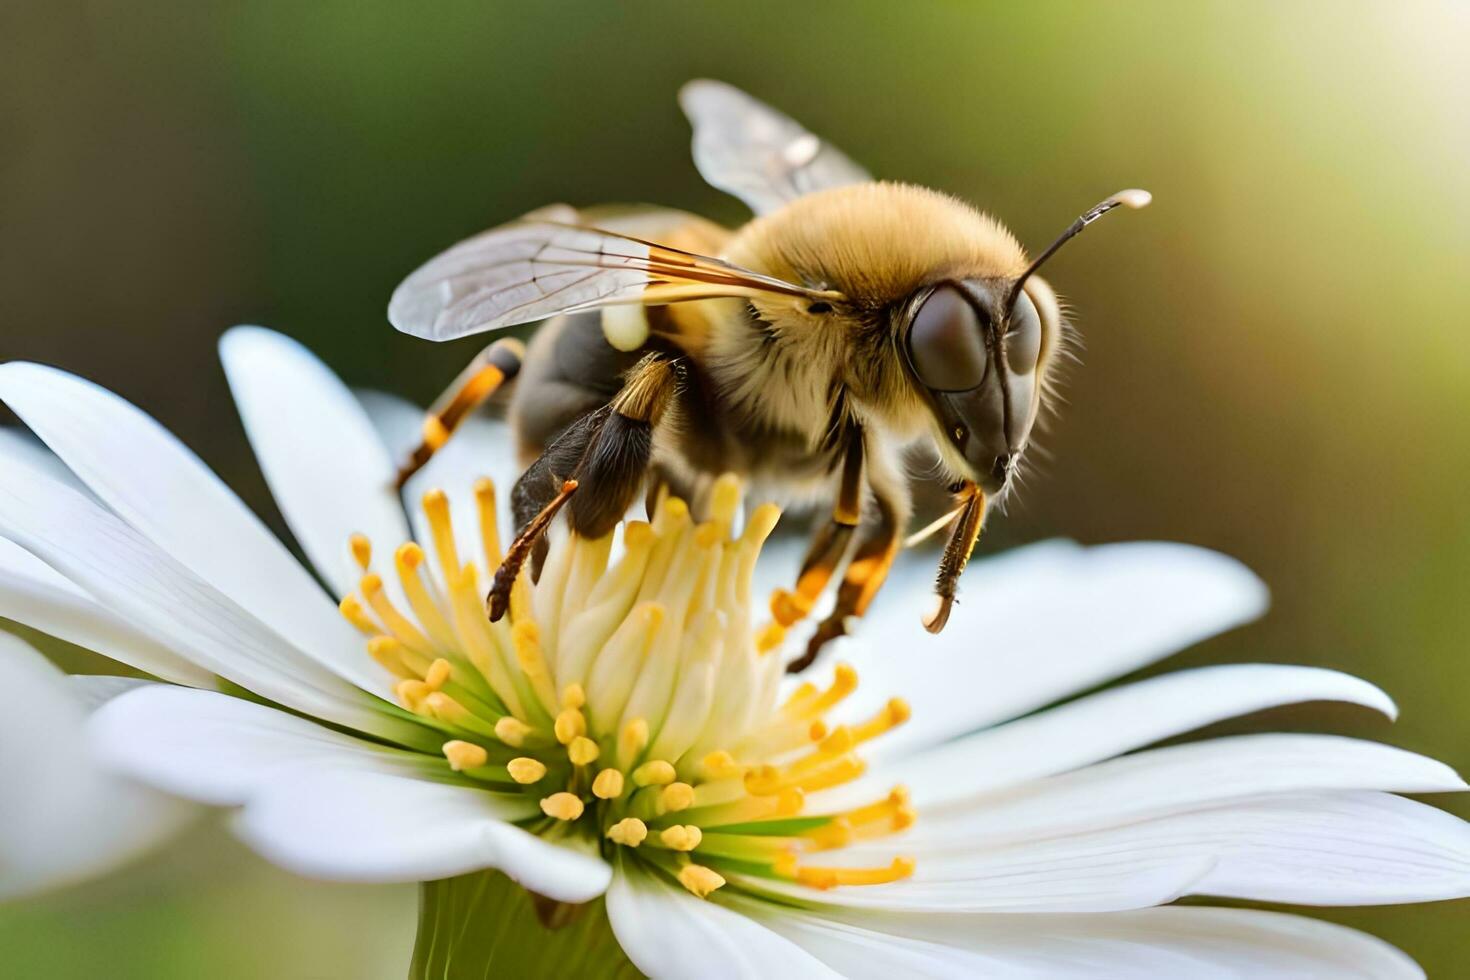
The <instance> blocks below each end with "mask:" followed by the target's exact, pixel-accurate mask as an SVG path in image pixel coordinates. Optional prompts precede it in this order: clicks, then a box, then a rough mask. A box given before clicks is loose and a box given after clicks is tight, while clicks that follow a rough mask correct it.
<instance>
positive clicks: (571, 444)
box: [485, 355, 680, 622]
mask: <svg viewBox="0 0 1470 980" xmlns="http://www.w3.org/2000/svg"><path fill="white" fill-rule="evenodd" d="M679 377H680V371H679V368H678V365H677V364H674V363H672V362H670V361H667V360H664V359H662V358H659V357H657V356H656V355H650V356H649V357H647V358H645V359H644V360H643V361H641V362H639V364H638V365H637V366H636V367H635V368H634V369H633V370H632V371H631V372H630V373H629V375H628V379H627V383H626V384H625V385H624V386H623V388H622V390H621V391H619V392H618V394H617V395H616V396H614V398H613V400H612V401H611V402H610V403H608V404H607V405H604V406H603V407H602V408H599V409H597V410H596V411H594V412H590V413H588V414H587V415H585V416H583V417H582V418H581V419H579V420H577V421H576V422H575V423H573V424H572V425H571V426H569V427H568V428H567V429H566V431H565V432H563V433H562V434H561V435H560V436H558V437H557V438H556V440H555V441H553V442H552V444H551V445H550V446H548V447H547V448H546V451H545V452H544V453H542V454H541V456H540V458H538V459H537V460H536V461H535V462H534V463H532V464H531V466H530V468H528V469H527V470H526V472H525V473H524V474H522V475H521V478H520V479H519V480H517V481H516V485H515V489H514V490H513V491H512V492H511V506H512V508H513V509H514V511H515V518H516V523H517V524H518V525H519V526H520V527H521V530H520V533H518V534H517V535H516V539H515V541H514V542H513V543H512V544H511V547H510V548H509V550H507V552H506V557H505V561H503V562H502V563H501V565H500V568H499V569H497V570H496V572H495V579H494V582H493V583H492V584H491V587H490V592H489V595H487V596H486V599H485V604H486V610H487V612H488V614H489V616H490V620H491V622H495V621H497V620H499V619H500V618H501V617H502V616H504V615H505V611H506V609H507V608H508V607H509V603H510V592H511V588H512V587H513V586H514V585H515V580H516V577H517V576H518V575H519V574H520V571H521V568H522V566H524V564H525V563H526V561H527V560H528V559H529V560H531V562H532V570H533V572H536V571H539V565H540V556H541V555H544V547H545V546H544V540H543V535H544V534H545V533H546V530H547V528H549V527H550V526H551V522H552V520H553V519H554V518H555V517H556V515H557V513H558V512H560V511H561V509H562V508H563V507H565V508H566V510H567V518H568V523H569V524H570V526H571V529H572V531H573V532H574V533H576V534H578V535H580V536H582V537H586V538H600V537H602V536H603V535H605V534H607V533H609V532H610V531H612V529H613V528H614V527H615V526H616V525H617V523H618V521H619V520H621V519H622V517H623V515H624V514H625V513H627V510H628V508H629V506H631V505H632V504H633V502H634V501H636V500H637V499H638V496H639V494H640V493H641V492H642V490H643V487H644V484H645V482H646V481H647V477H648V471H649V466H650V464H651V462H652V459H653V431H654V429H655V428H656V427H657V426H658V424H659V422H660V421H661V420H662V419H663V416H664V413H665V411H666V410H667V408H668V405H669V402H670V400H671V399H672V397H673V396H674V394H675V392H676V390H677V388H678V383H679Z"/></svg>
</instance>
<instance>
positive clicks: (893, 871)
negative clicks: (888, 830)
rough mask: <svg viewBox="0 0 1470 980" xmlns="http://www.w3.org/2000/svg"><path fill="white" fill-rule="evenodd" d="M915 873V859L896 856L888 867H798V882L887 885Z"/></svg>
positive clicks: (824, 886) (824, 885) (825, 886)
mask: <svg viewBox="0 0 1470 980" xmlns="http://www.w3.org/2000/svg"><path fill="white" fill-rule="evenodd" d="M913 873H914V859H913V858H910V857H896V858H894V859H893V863H892V864H890V865H889V866H888V867H886V868H811V867H807V868H797V869H796V870H795V872H794V877H795V878H796V881H797V883H798V884H802V885H807V886H810V887H812V888H821V889H824V890H825V889H828V888H835V887H837V886H838V885H886V884H888V883H889V882H891V881H901V880H902V879H904V878H907V877H908V876H909V875H911V874H913Z"/></svg>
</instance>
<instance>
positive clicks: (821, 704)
mask: <svg viewBox="0 0 1470 980" xmlns="http://www.w3.org/2000/svg"><path fill="white" fill-rule="evenodd" d="M857 686H858V673H857V670H856V669H854V668H853V666H852V665H851V664H838V665H837V667H836V668H835V669H834V670H833V672H832V686H831V687H829V688H827V690H825V691H823V692H822V693H821V694H819V695H818V696H817V697H816V698H815V699H813V700H812V701H811V703H810V704H808V705H807V706H806V711H805V712H804V714H806V715H807V716H808V717H810V716H812V715H820V714H822V713H824V712H826V711H829V710H830V709H831V708H832V707H833V706H834V705H836V704H837V703H838V702H839V701H841V700H842V699H843V698H845V697H847V696H848V695H849V694H851V693H852V692H853V691H855V690H857Z"/></svg>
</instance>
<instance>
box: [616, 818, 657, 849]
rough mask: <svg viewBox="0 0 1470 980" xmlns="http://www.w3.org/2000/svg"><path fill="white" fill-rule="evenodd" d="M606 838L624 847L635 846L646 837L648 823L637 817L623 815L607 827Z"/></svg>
mask: <svg viewBox="0 0 1470 980" xmlns="http://www.w3.org/2000/svg"><path fill="white" fill-rule="evenodd" d="M607 839H608V840H610V841H612V842H613V843H614V844H621V845H623V846H624V847H637V846H638V845H639V844H642V843H643V842H644V841H645V840H647V839H648V825H647V824H646V823H644V822H643V821H642V820H639V819H638V818H637V817H624V818H623V819H621V820H619V821H618V822H617V823H615V824H613V825H612V826H611V827H609V828H608V829H607Z"/></svg>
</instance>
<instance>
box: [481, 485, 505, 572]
mask: <svg viewBox="0 0 1470 980" xmlns="http://www.w3.org/2000/svg"><path fill="white" fill-rule="evenodd" d="M475 506H476V508H477V509H478V511H479V517H480V547H481V548H483V549H484V552H485V567H486V568H499V567H500V561H501V559H502V557H504V556H503V555H502V554H501V551H500V526H499V524H497V523H496V517H495V483H494V481H492V480H491V479H490V478H489V477H487V476H482V477H480V478H479V479H478V480H476V481H475Z"/></svg>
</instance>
